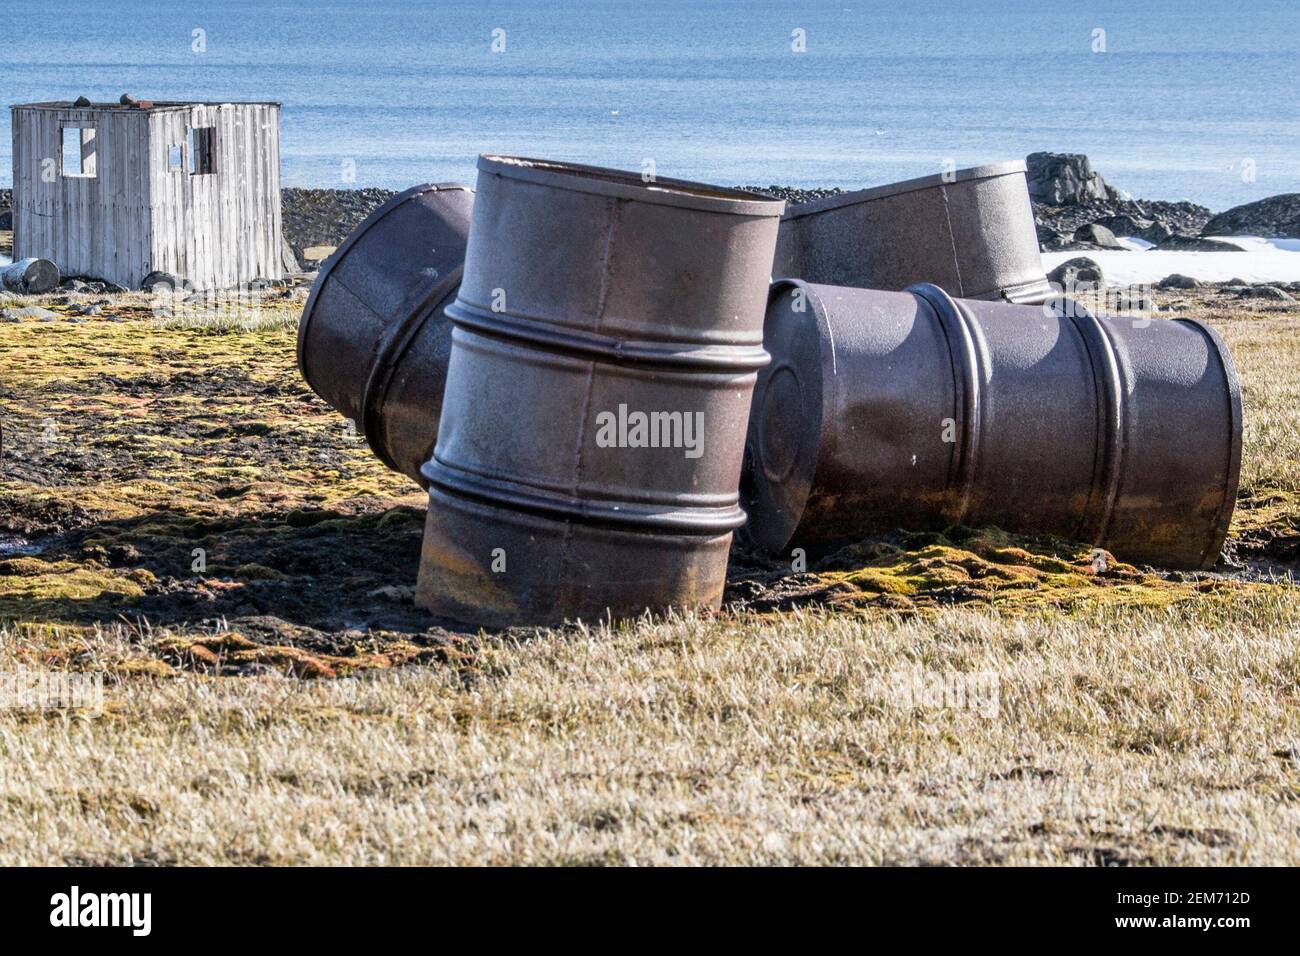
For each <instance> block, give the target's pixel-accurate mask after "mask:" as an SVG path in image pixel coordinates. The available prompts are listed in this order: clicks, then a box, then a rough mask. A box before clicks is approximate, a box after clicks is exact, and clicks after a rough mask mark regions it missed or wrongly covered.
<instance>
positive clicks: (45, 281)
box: [0, 259, 59, 295]
mask: <svg viewBox="0 0 1300 956" xmlns="http://www.w3.org/2000/svg"><path fill="white" fill-rule="evenodd" d="M58 286H59V267H58V266H57V265H55V264H54V263H53V262H51V261H50V260H49V259H19V260H18V261H17V262H13V263H10V264H8V265H0V290H4V291H5V292H15V293H17V294H18V295H45V294H46V293H47V292H53V291H54V290H55V289H57V288H58Z"/></svg>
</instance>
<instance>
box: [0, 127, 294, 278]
mask: <svg viewBox="0 0 1300 956" xmlns="http://www.w3.org/2000/svg"><path fill="white" fill-rule="evenodd" d="M12 115H13V143H14V258H15V259H17V258H25V257H28V256H36V257H40V258H45V259H53V260H54V261H55V262H56V263H58V266H59V268H60V269H61V270H62V271H63V272H64V274H65V275H92V276H97V277H100V278H103V279H107V280H109V281H110V282H116V283H118V284H119V285H123V286H126V287H128V288H136V287H138V286H139V284H140V282H141V280H143V279H144V277H145V276H146V275H148V274H149V273H150V272H152V271H155V270H157V271H162V272H170V273H172V274H174V275H179V276H184V277H186V278H188V279H189V280H190V282H191V283H192V284H193V286H194V288H196V289H224V288H230V287H232V286H235V285H239V284H241V283H244V282H248V281H250V280H252V279H257V278H265V279H279V278H282V277H283V264H282V260H281V224H280V108H279V107H278V106H275V105H273V104H251V103H234V104H222V105H218V106H186V107H181V108H160V109H156V110H152V111H143V110H96V109H21V108H16V109H14V110H13V111H12ZM65 126H76V127H81V128H86V127H94V129H95V136H94V144H95V161H96V175H95V176H94V177H76V176H65V175H64V174H63V139H62V132H61V130H62V128H63V127H65ZM204 126H211V127H214V128H215V129H216V130H217V133H216V138H217V142H216V151H217V156H216V172H215V173H213V174H209V175H191V174H190V172H189V148H190V147H189V130H190V128H191V127H204ZM173 145H179V146H181V147H182V162H181V167H180V168H179V169H171V168H169V165H168V153H169V148H170V147H171V146H173ZM47 160H48V161H49V162H50V163H52V165H46V161H47ZM51 173H52V175H51Z"/></svg>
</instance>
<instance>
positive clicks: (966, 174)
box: [782, 159, 1026, 219]
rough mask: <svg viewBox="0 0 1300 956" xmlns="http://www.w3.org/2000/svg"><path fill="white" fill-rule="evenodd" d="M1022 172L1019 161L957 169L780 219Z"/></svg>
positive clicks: (823, 202) (816, 203) (841, 197)
mask: <svg viewBox="0 0 1300 956" xmlns="http://www.w3.org/2000/svg"><path fill="white" fill-rule="evenodd" d="M1025 169H1026V167H1025V164H1024V161H1023V160H1019V159H1012V160H1007V161H1006V162H1002V163H988V164H986V165H983V166H971V167H969V168H967V169H958V170H956V171H954V172H951V173H934V174H933V175H930V176H921V177H919V178H917V179H905V180H903V181H902V182H899V183H888V184H886V185H883V186H872V187H871V188H870V189H859V190H856V191H854V192H850V193H838V194H836V195H834V196H827V197H825V198H823V199H816V200H813V201H812V202H809V203H801V204H800V205H798V206H792V207H791V208H790V209H789V210H787V211H786V213H785V215H784V216H783V217H782V218H783V219H798V218H800V217H801V216H812V215H816V214H817V213H822V212H826V211H827V210H830V209H839V208H841V207H843V206H856V205H857V204H858V203H864V202H873V201H875V200H877V199H885V198H887V197H889V196H900V195H902V194H904V193H910V192H916V191H917V190H920V189H934V188H935V187H936V186H952V185H954V184H956V183H965V182H970V181H972V180H976V179H994V178H996V177H998V176H1013V175H1016V174H1020V175H1024V172H1025Z"/></svg>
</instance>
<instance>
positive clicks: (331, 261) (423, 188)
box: [296, 183, 474, 389]
mask: <svg viewBox="0 0 1300 956" xmlns="http://www.w3.org/2000/svg"><path fill="white" fill-rule="evenodd" d="M473 191H474V187H473V186H467V185H466V184H464V183H421V184H420V185H418V186H412V187H411V188H410V189H404V190H403V191H402V192H400V193H398V194H397V195H395V196H390V197H388V198H387V199H385V200H384V201H383V202H382V203H380V204H379V205H378V206H376V207H375V208H374V209H373V210H372V211H371V213H370V215H368V216H366V218H365V219H363V220H361V223H360V225H358V226H357V228H355V229H353V230H352V232H351V233H349V234H348V237H347V238H346V239H344V240H343V242H342V243H341V244H340V245H339V247H338V248H337V249H335V250H334V252H333V253H331V254H330V256H329V258H328V259H326V260H325V261H324V262H323V263H321V267H320V271H319V272H318V274H317V275H316V281H315V282H313V283H312V287H311V292H309V293H308V295H307V301H306V303H305V304H304V305H303V307H302V318H301V319H300V320H299V322H298V346H297V356H296V357H297V362H298V372H299V374H301V375H302V377H303V378H304V379H305V380H306V381H307V384H308V385H311V378H310V377H309V376H308V375H307V365H306V362H305V359H306V351H307V334H308V328H309V326H310V325H311V323H312V320H313V319H314V318H315V316H316V300H317V299H319V298H320V295H321V292H322V290H323V289H324V288H325V283H326V282H327V281H329V277H330V273H332V272H333V271H334V268H335V266H337V265H338V264H339V262H341V261H342V260H343V258H344V257H345V256H346V255H347V254H348V250H350V249H351V248H352V247H353V246H354V245H356V244H357V243H358V242H359V241H360V240H361V238H362V236H364V235H365V234H366V233H367V232H369V231H370V230H371V229H373V228H374V227H375V225H376V224H377V223H378V222H379V221H380V220H381V219H383V218H384V217H385V216H387V215H388V214H389V213H390V212H392V211H393V210H394V209H395V208H397V207H398V206H400V205H402V204H403V203H406V202H408V201H410V200H412V199H414V198H416V197H417V196H423V195H425V194H426V193H438V192H473ZM312 388H313V389H314V388H315V386H314V385H313V386H312Z"/></svg>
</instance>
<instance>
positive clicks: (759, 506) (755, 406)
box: [740, 277, 841, 553]
mask: <svg viewBox="0 0 1300 956" xmlns="http://www.w3.org/2000/svg"><path fill="white" fill-rule="evenodd" d="M824 288H841V287H838V286H826V285H818V284H816V283H812V282H808V281H807V280H805V279H799V278H792V277H783V278H778V279H775V280H773V282H772V283H771V285H769V286H768V293H767V305H766V307H765V308H764V312H763V316H764V319H763V329H764V338H765V339H766V338H767V334H766V333H767V323H768V318H769V316H771V314H772V308H773V305H774V304H775V303H776V301H777V299H778V298H779V297H780V296H782V295H783V294H784V293H786V292H787V291H789V290H790V289H802V290H803V292H804V295H805V297H806V300H807V303H808V310H807V311H808V316H809V320H810V321H811V322H812V324H813V327H814V330H815V334H816V338H817V351H818V364H817V366H816V367H815V368H813V369H810V370H809V371H810V372H812V373H814V374H815V376H816V386H817V392H816V394H815V395H812V394H808V395H804V396H803V398H804V402H805V407H804V409H803V410H804V412H805V413H806V414H807V415H808V420H807V427H806V429H805V431H804V434H803V437H802V439H801V441H800V446H799V450H798V452H797V453H796V459H797V461H798V462H800V463H801V464H803V465H804V467H805V469H806V470H807V473H808V475H809V478H810V480H809V482H808V484H807V487H804V486H803V485H802V484H801V483H798V482H793V481H791V480H790V478H789V477H787V478H786V479H785V480H782V481H779V482H778V481H773V480H772V479H771V478H769V477H768V476H767V475H766V474H765V473H762V474H760V472H762V465H761V450H759V449H758V448H757V446H758V445H759V442H760V432H761V429H762V423H761V420H760V415H761V413H762V407H761V406H760V403H759V391H758V386H757V384H756V385H755V386H754V397H753V400H752V404H751V411H750V422H751V427H750V428H749V429H748V431H747V434H746V438H745V441H746V445H747V446H748V445H750V444H753V445H754V446H755V450H754V452H753V455H752V458H750V457H747V461H752V463H753V468H754V471H755V474H754V476H753V478H752V482H753V484H752V485H751V493H750V494H749V495H747V496H746V495H744V492H743V487H744V483H745V477H744V476H743V475H742V482H741V483H742V500H741V507H742V508H744V509H745V511H746V513H747V514H748V515H749V518H748V519H747V521H746V523H745V527H744V529H743V530H742V531H741V532H740V533H741V535H742V538H743V539H744V540H745V541H746V542H748V543H749V544H751V545H753V546H756V547H759V548H761V549H763V550H766V551H769V552H771V553H777V552H781V551H784V550H785V549H786V548H787V547H789V546H790V544H791V543H792V542H793V541H794V540H795V536H796V535H797V534H798V533H799V528H800V527H801V526H802V524H803V515H804V511H805V510H806V509H807V507H808V501H809V498H810V497H811V493H812V489H813V487H814V486H815V483H816V482H815V477H816V474H817V470H818V465H819V464H820V463H821V454H822V448H823V445H824V444H825V437H826V436H825V432H824V429H825V427H826V423H827V422H828V421H832V420H833V417H832V415H831V410H830V407H829V405H830V401H831V398H830V390H829V389H828V387H827V385H826V382H825V379H824V374H825V366H826V360H827V358H828V357H829V356H828V354H827V353H826V349H827V348H828V347H830V348H832V349H833V342H834V334H833V333H832V332H831V331H830V327H829V326H830V319H829V317H828V315H827V310H826V303H825V302H824V301H823V299H822V297H821V295H820V292H819V290H820V289H824ZM785 367H792V366H791V365H790V363H789V361H788V358H787V356H786V355H784V354H783V355H775V354H774V355H773V356H772V363H771V368H770V371H769V374H775V373H776V372H777V371H779V370H780V369H782V368H785ZM803 384H804V383H803V382H802V381H801V382H800V385H801V387H802V385H803ZM765 385H766V383H765ZM814 407H815V418H814V417H812V416H813V414H814ZM795 470H796V471H798V470H799V468H798V465H796V468H795ZM760 486H761V489H762V490H761V491H760ZM760 498H762V499H765V500H763V501H760ZM778 539H779V540H780V541H781V543H780V544H779V545H778V544H774V542H775V541H777V540H778Z"/></svg>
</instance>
